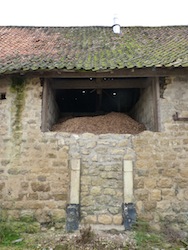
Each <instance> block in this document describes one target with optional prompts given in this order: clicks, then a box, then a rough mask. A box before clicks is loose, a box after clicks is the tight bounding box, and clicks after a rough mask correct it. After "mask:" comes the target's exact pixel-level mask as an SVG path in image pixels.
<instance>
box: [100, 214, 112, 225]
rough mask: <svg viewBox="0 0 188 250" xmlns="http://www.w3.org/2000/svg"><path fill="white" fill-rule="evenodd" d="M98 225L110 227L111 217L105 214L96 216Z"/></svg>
mask: <svg viewBox="0 0 188 250" xmlns="http://www.w3.org/2000/svg"><path fill="white" fill-rule="evenodd" d="M98 223H100V224H104V225H110V224H111V223H112V217H111V216H109V215H107V214H104V215H103V214H101V215H99V216H98Z"/></svg>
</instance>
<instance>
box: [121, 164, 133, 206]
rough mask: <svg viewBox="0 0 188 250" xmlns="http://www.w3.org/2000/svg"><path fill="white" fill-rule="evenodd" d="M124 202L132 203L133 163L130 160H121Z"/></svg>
mask: <svg viewBox="0 0 188 250" xmlns="http://www.w3.org/2000/svg"><path fill="white" fill-rule="evenodd" d="M123 183H124V185H123V186H124V190H123V191H124V197H123V201H124V203H126V204H128V203H133V163H132V161H130V160H124V162H123Z"/></svg>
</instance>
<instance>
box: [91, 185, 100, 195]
mask: <svg viewBox="0 0 188 250" xmlns="http://www.w3.org/2000/svg"><path fill="white" fill-rule="evenodd" d="M90 194H91V195H93V196H98V195H101V187H99V186H97V187H91V190H90Z"/></svg>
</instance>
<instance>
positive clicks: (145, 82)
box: [42, 77, 158, 131]
mask: <svg viewBox="0 0 188 250" xmlns="http://www.w3.org/2000/svg"><path fill="white" fill-rule="evenodd" d="M156 86H157V80H156V79H153V78H146V77H134V78H133V77H131V78H51V79H48V80H47V81H46V82H45V85H44V89H43V110H44V112H43V113H42V130H43V131H48V130H51V128H52V126H53V125H54V124H57V123H59V122H61V121H62V122H63V121H66V120H67V119H71V118H74V117H80V116H86V117H87V116H98V115H106V114H108V113H113V112H115V113H117V112H118V113H124V114H126V115H128V116H130V117H131V118H133V119H134V120H136V121H137V122H139V123H143V124H144V125H145V126H146V128H147V129H148V130H151V131H153V130H155V131H157V129H156V125H155V124H157V121H156V119H157V112H158V111H157V101H156V97H157V87H156Z"/></svg>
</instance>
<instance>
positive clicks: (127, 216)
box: [122, 203, 136, 230]
mask: <svg viewBox="0 0 188 250" xmlns="http://www.w3.org/2000/svg"><path fill="white" fill-rule="evenodd" d="M122 214H123V225H124V227H125V230H130V229H131V228H132V225H133V224H134V223H135V222H136V209H135V205H134V204H133V203H123V204H122Z"/></svg>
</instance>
